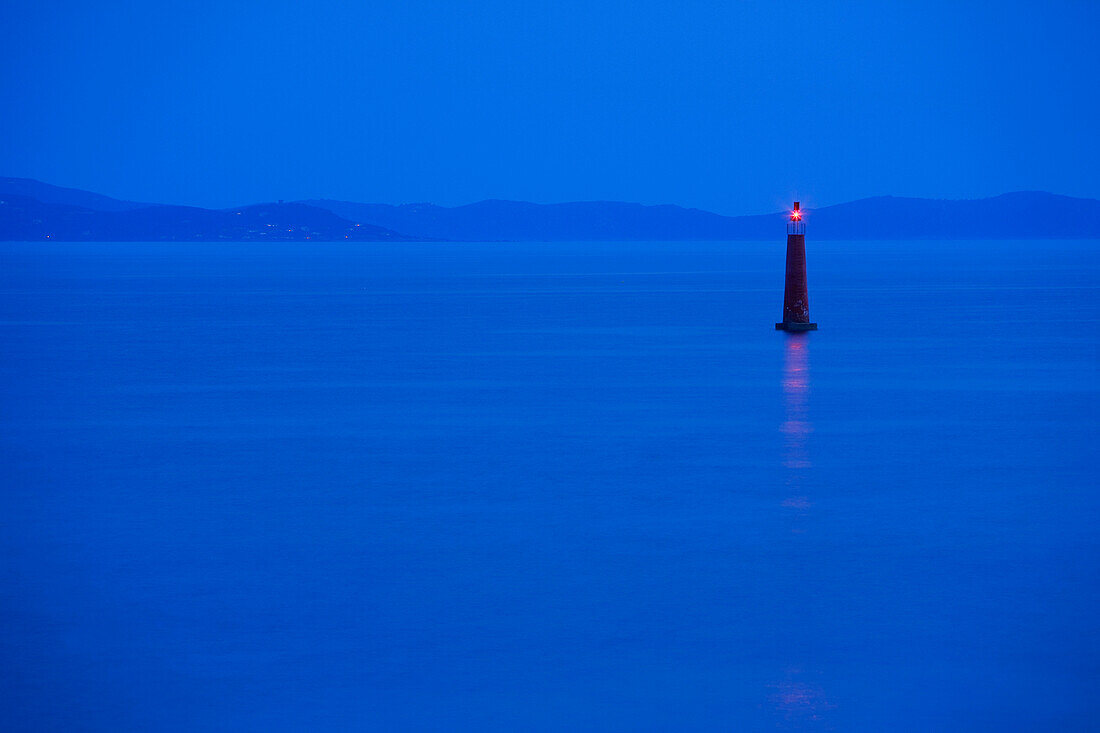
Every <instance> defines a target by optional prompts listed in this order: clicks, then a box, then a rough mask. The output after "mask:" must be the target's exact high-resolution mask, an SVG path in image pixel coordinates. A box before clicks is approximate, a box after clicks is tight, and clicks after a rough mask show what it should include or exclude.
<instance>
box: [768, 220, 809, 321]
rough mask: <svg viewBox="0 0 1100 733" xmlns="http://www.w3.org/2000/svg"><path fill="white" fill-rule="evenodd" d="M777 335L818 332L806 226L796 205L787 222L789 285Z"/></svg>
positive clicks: (785, 291) (785, 293)
mask: <svg viewBox="0 0 1100 733" xmlns="http://www.w3.org/2000/svg"><path fill="white" fill-rule="evenodd" d="M775 328H776V330H777V331H816V330H817V324H816V323H810V296H809V293H808V292H807V288H806V224H805V222H803V221H802V210H801V208H800V207H799V205H798V202H797V201H795V202H794V209H792V210H791V218H790V221H788V222H787V283H786V286H785V287H784V289H783V322H782V323H777V324H775Z"/></svg>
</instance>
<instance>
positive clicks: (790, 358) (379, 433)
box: [0, 236, 1100, 732]
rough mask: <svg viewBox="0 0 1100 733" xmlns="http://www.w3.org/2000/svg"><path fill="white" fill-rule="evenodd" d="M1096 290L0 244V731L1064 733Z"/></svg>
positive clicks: (416, 250) (943, 258)
mask: <svg viewBox="0 0 1100 733" xmlns="http://www.w3.org/2000/svg"><path fill="white" fill-rule="evenodd" d="M1097 252H1098V246H1097V243H1096V242H907V243H899V242H889V243H878V242H861V243H845V242H829V243H820V242H814V241H813V240H812V236H811V238H810V242H809V267H810V278H809V280H810V302H811V315H812V316H813V317H814V320H816V321H818V322H819V323H820V324H821V330H820V331H818V332H816V333H811V334H808V335H806V336H788V335H786V334H783V333H779V332H776V331H774V330H773V323H774V322H775V320H776V318H777V317H778V316H779V313H780V306H781V298H782V273H783V256H784V244H783V242H782V240H781V238H777V240H776V241H775V242H769V243H743V242H740V243H647V244H637V243H630V244H626V243H573V244H505V243H501V244H393V245H391V244H381V245H353V246H345V245H330V244H319V245H301V244H293V245H291V244H287V245H264V246H261V245H254V244H164V243H150V244H135V243H128V244H41V243H35V244H23V243H6V244H2V245H0V259H2V265H3V266H2V268H0V344H2V346H3V358H2V360H0V468H2V479H3V481H2V483H3V486H2V490H0V543H2V546H0V551H2V555H0V611H2V619H3V623H2V624H0V661H2V664H0V675H2V676H3V693H2V695H3V700H2V703H3V704H2V705H0V729H3V730H5V731H112V732H114V731H129V730H133V731H139V730H140V731H188V732H191V731H284V730H285V731H359V730H372V731H375V730H376V731H731V730H732V731H737V730H774V729H780V730H783V729H792V730H803V729H804V730H858V731H884V730H937V731H945V730H998V731H1004V730H1088V729H1095V726H1096V720H1097V715H1098V713H1100V696H1098V695H1097V692H1096V690H1097V687H1098V683H1100V631H1098V623H1097V618H1098V616H1100V592H1098V591H1100V552H1098V549H1100V547H1098V545H1100V541H1098V538H1097V527H1098V526H1100V493H1098V491H1097V479H1096V467H1095V466H1096V460H1097V449H1096V440H1097V437H1098V436H1097V428H1096V425H1097V412H1098V409H1100V394H1098V386H1097V385H1098V380H1097V377H1098V376H1100V374H1098V371H1100V370H1098V363H1100V362H1098V356H1100V354H1098V350H1097V345H1098V337H1100V330H1098V325H1100V298H1098V295H1100V290H1098V287H1100V278H1098V275H1097V273H1098V268H1097V265H1098V264H1100V257H1098V255H1097Z"/></svg>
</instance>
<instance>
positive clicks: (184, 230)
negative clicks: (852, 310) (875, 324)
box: [0, 178, 1100, 241]
mask: <svg viewBox="0 0 1100 733" xmlns="http://www.w3.org/2000/svg"><path fill="white" fill-rule="evenodd" d="M805 211H806V221H807V226H808V231H809V234H810V236H811V237H813V238H815V239H878V240H903V239H1052V238H1077V239H1097V238H1100V201H1097V200H1095V199H1080V198H1072V197H1069V196H1059V195H1056V194H1051V193H1045V192H1041V191H1021V192H1017V193H1007V194H1003V195H1001V196H994V197H992V198H986V199H973V200H934V199H919V198H901V197H895V196H879V197H875V198H867V199H860V200H858V201H851V202H848V203H844V204H838V205H835V206H825V207H821V208H818V209H806V210H805ZM785 218H786V214H785V212H778V213H774V214H763V215H759V216H722V215H720V214H715V213H713V212H709V211H703V210H701V209H689V208H684V207H680V206H672V205H663V206H643V205H641V204H632V203H624V202H619V201H584V202H573V203H560V204H534V203H529V202H524V201H500V200H489V201H480V202H478V203H474V204H467V205H465V206H454V207H446V206H436V205H434V204H403V205H391V204H369V203H367V204H364V203H355V202H350V201H332V200H326V199H317V200H307V201H299V202H294V203H282V202H280V203H268V204H256V205H252V206H243V207H236V208H232V209H203V208H197V207H189V206H166V205H151V204H141V203H137V202H132V201H120V200H118V199H113V198H110V197H108V196H101V195H99V194H96V193H92V192H89V191H81V190H78V189H72V188H61V187H58V186H51V185H49V184H46V183H42V182H40V181H33V180H30V179H25V178H0V239H6V240H41V239H52V240H72V241H146V240H148V241H159V240H166V241H307V240H309V241H344V240H352V241H407V240H449V241H584V240H590V241H595V240H619V241H645V240H668V241H690V240H763V239H774V238H776V237H777V236H782V233H783V231H784V221H785Z"/></svg>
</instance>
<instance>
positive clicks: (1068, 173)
mask: <svg viewBox="0 0 1100 733" xmlns="http://www.w3.org/2000/svg"><path fill="white" fill-rule="evenodd" d="M1098 32H1100V2H1096V1H1095V0H1084V1H1081V2H1059V1H1058V0H1047V1H1045V2H1024V3H1021V2H999V3H984V2H983V3H978V2H958V1H956V2H937V1H935V0H924V1H922V2H905V3H899V2H888V1H886V0H876V1H875V2H835V3H834V2H822V1H820V0H818V1H815V2H735V1H734V0H725V1H724V2H691V1H690V0H686V1H685V0H681V1H679V2H676V1H672V0H670V1H668V2H644V1H639V0H631V1H629V2H627V1H623V2H600V1H599V0H581V1H579V2H573V1H571V0H551V1H549V2H543V1H542V0H508V1H498V0H492V1H488V0H486V1H482V2H459V1H452V2H424V1H421V0H400V1H395V2H369V1H368V2H332V1H326V0H311V1H308V2H307V1H305V0H303V1H302V2H280V1H278V0H264V1H263V2H260V1H257V2H239V1H234V0H218V1H217V2H204V1H202V0H198V1H195V0H187V1H180V2H172V1H169V0H149V1H148V2H112V1H111V0H99V1H98V2H63V1H55V0H22V1H20V0H5V1H4V2H3V3H0V79H2V81H0V85H2V86H0V90H2V99H3V102H2V105H3V109H2V114H0V175H8V176H25V177H31V178H38V179H41V180H44V181H47V182H50V183H55V184H59V185H65V186H74V187H78V188H87V189H92V190H95V191H99V192H102V193H106V194H109V195H112V196H117V197H121V198H130V199H137V200H145V201H163V202H168V203H187V204H197V205H203V206H231V205H234V204H240V203H247V202H254V201H262V200H272V199H276V198H283V199H297V198H312V197H327V198H340V199H350V200H357V201H382V202H392V203H401V202H416V201H431V202H435V203H439V204H445V205H451V204H461V203H468V202H472V201H477V200H480V199H485V198H508V199H525V200H532V201H539V202H552V201H570V200H586V199H615V200H625V201H638V202H642V203H649V204H652V203H676V204H682V205H685V206H697V207H701V208H706V209H711V210H715V211H719V212H722V213H730V214H739V213H760V212H765V211H771V210H777V209H779V208H782V207H784V206H786V204H787V202H789V200H791V199H792V198H800V199H802V200H803V201H806V202H807V203H809V204H811V205H814V204H816V205H823V204H830V203H838V202H841V201H846V200H850V199H854V198H859V197H863V196H871V195H879V194H895V195H908V196H929V197H947V198H970V197H980V196H988V195H994V194H998V193H1002V192H1005V191H1013V190H1021V189H1043V190H1049V191H1054V192H1057V193H1065V194H1070V195H1076V196H1089V197H1098V198H1100V176H1098V175H1097V169H1098V168H1100V143H1098V141H1097V130H1098V129H1100V100H1098V98H1097V86H1098V84H1097V82H1096V80H1095V78H1094V75H1095V74H1096V71H1097V69H1098V68H1100V42H1098V41H1097V38H1098Z"/></svg>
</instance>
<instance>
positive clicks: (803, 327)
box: [775, 321, 817, 333]
mask: <svg viewBox="0 0 1100 733" xmlns="http://www.w3.org/2000/svg"><path fill="white" fill-rule="evenodd" d="M775 330H776V331H790V332H792V333H796V332H801V331H816V330H817V324H816V323H796V322H794V321H784V322H783V323H777V324H775Z"/></svg>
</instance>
